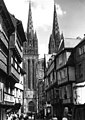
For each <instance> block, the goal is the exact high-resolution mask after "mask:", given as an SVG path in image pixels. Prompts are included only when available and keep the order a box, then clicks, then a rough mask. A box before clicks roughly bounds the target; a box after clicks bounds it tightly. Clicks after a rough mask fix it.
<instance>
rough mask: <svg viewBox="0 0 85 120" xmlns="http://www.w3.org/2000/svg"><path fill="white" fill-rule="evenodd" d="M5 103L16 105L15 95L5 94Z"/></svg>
mask: <svg viewBox="0 0 85 120" xmlns="http://www.w3.org/2000/svg"><path fill="white" fill-rule="evenodd" d="M4 102H5V103H7V102H9V103H12V104H14V103H15V99H14V95H12V94H9V93H5V92H4Z"/></svg>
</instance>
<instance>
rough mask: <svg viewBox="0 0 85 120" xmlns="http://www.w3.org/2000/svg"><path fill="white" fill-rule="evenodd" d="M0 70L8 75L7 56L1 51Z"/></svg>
mask: <svg viewBox="0 0 85 120" xmlns="http://www.w3.org/2000/svg"><path fill="white" fill-rule="evenodd" d="M0 69H1V70H3V71H4V72H5V73H7V56H6V55H5V54H4V52H3V51H2V50H1V49H0Z"/></svg>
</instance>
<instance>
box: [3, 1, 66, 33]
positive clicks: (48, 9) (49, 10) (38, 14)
mask: <svg viewBox="0 0 85 120" xmlns="http://www.w3.org/2000/svg"><path fill="white" fill-rule="evenodd" d="M4 1H5V3H6V5H7V8H8V10H9V11H10V12H11V13H12V14H14V15H15V17H17V18H18V19H20V20H22V22H23V26H24V29H25V30H26V26H27V20H28V9H29V0H18V1H17V0H13V1H12V0H4ZM31 3H32V18H33V25H34V28H35V29H38V28H40V27H41V28H43V29H44V30H45V31H46V30H48V27H49V26H50V27H52V22H53V11H54V0H31ZM56 8H57V13H58V15H61V16H62V15H64V14H65V11H63V10H62V9H61V7H60V5H57V4H56Z"/></svg>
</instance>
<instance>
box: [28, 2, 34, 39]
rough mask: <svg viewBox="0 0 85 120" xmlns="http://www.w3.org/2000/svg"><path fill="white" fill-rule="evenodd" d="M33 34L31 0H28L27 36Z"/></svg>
mask: <svg viewBox="0 0 85 120" xmlns="http://www.w3.org/2000/svg"><path fill="white" fill-rule="evenodd" d="M33 34H34V29H33V21H32V11H31V1H30V2H29V13H28V23H27V37H28V36H29V35H30V36H31V37H32V36H33Z"/></svg>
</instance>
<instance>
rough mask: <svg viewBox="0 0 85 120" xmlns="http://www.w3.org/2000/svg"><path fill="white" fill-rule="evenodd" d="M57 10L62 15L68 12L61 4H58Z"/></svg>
mask: <svg viewBox="0 0 85 120" xmlns="http://www.w3.org/2000/svg"><path fill="white" fill-rule="evenodd" d="M56 10H57V14H58V15H61V16H62V15H64V14H66V11H63V10H62V8H61V6H60V5H59V4H56Z"/></svg>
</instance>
